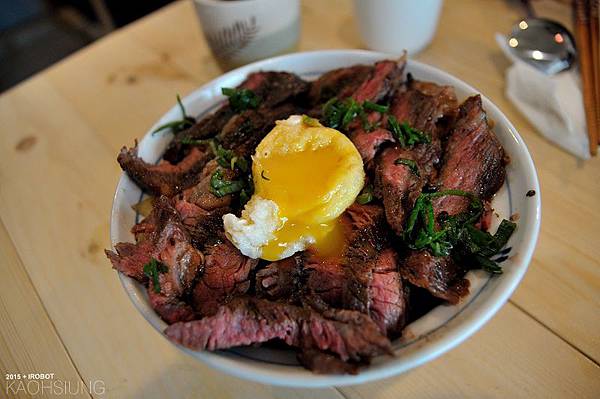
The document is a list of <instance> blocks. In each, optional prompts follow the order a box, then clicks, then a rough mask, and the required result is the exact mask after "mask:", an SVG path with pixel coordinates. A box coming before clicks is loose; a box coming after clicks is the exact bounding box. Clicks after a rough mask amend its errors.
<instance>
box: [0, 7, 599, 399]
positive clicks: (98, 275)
mask: <svg viewBox="0 0 600 399" xmlns="http://www.w3.org/2000/svg"><path fill="white" fill-rule="evenodd" d="M449 3H450V2H446V7H445V9H444V14H443V16H442V20H441V24H440V28H439V31H438V34H437V36H436V39H435V40H434V42H433V43H432V46H431V47H430V48H428V49H427V50H426V51H425V52H423V53H422V54H420V55H419V56H418V57H417V58H418V59H421V60H423V61H426V62H428V63H431V64H433V65H437V66H439V67H442V68H443V69H446V70H447V71H448V72H450V73H453V74H455V75H456V76H458V77H460V78H462V79H464V80H465V81H467V82H469V83H471V84H473V85H474V86H476V87H478V88H479V89H480V90H481V91H482V92H483V93H485V94H486V95H487V96H489V97H490V98H491V99H492V100H493V101H494V102H496V103H497V104H498V105H499V106H500V107H501V108H502V109H503V110H504V111H505V113H507V115H508V116H509V118H510V119H511V120H512V121H513V122H514V123H515V125H516V127H517V128H518V129H519V131H520V132H521V134H522V135H523V136H524V137H525V139H526V141H527V143H528V145H529V147H530V149H531V151H532V153H533V156H534V159H535V161H536V163H537V166H538V170H539V173H540V178H541V182H542V196H543V203H544V221H543V225H542V235H541V240H540V246H539V248H538V251H537V252H536V255H535V258H534V262H533V263H532V266H531V270H530V271H529V272H528V274H527V277H526V279H525V281H524V282H523V284H522V285H521V288H519V290H518V291H517V293H516V295H515V296H514V297H513V300H514V301H515V303H516V304H517V305H518V306H519V307H521V308H522V309H524V310H526V311H527V312H528V313H530V314H531V315H533V316H534V317H535V318H536V319H538V320H540V322H541V323H543V324H544V325H546V326H547V327H548V329H550V330H552V331H553V332H554V333H556V334H558V335H559V336H560V337H562V338H563V339H565V340H566V341H568V342H569V343H571V344H572V345H574V346H576V347H577V348H579V349H580V350H581V351H583V352H584V353H586V354H587V355H588V356H590V357H592V358H594V359H596V361H597V360H598V358H599V353H600V345H599V342H598V334H594V333H593V332H594V331H597V326H598V325H600V319H599V315H600V312H599V311H598V310H599V305H598V299H599V298H598V297H599V296H598V292H599V290H598V282H599V281H600V277H599V274H598V273H599V268H598V260H597V259H598V258H599V257H598V255H599V253H598V251H599V249H598V248H597V245H594V244H595V242H596V241H597V240H595V238H596V237H597V229H598V228H597V227H596V226H598V222H600V220H599V219H598V218H599V216H598V215H597V213H594V212H593V211H591V210H592V209H594V205H596V204H597V201H595V199H596V198H600V186H599V185H598V184H599V183H598V179H596V178H595V176H597V175H598V172H599V171H600V163H599V161H598V159H595V160H592V161H589V162H587V163H585V164H580V163H578V162H576V161H575V160H574V159H573V158H571V157H570V156H568V155H566V154H564V153H563V152H562V151H559V150H558V149H556V148H555V147H553V146H551V145H550V144H548V143H547V142H546V141H545V140H543V139H542V138H540V136H538V135H537V134H536V133H535V132H534V131H533V129H532V127H531V126H530V125H529V124H528V123H527V122H526V121H525V119H524V118H523V117H522V116H521V115H520V114H518V112H517V110H515V109H514V107H512V105H511V104H510V103H509V102H508V101H507V100H506V99H505V98H504V94H503V84H504V83H503V73H504V70H505V68H506V67H507V65H508V63H507V62H506V61H505V60H504V59H503V56H502V55H501V54H500V52H499V50H498V49H497V48H496V45H495V43H494V42H493V38H492V36H491V35H492V34H493V33H494V32H495V31H497V30H499V31H504V30H507V29H508V27H509V26H510V25H511V24H512V22H514V20H515V19H516V18H517V17H518V10H516V9H513V8H508V6H507V5H506V3H505V2H504V1H500V0H494V1H491V0H490V1H486V2H485V4H486V5H485V7H482V6H481V4H482V2H480V1H475V0H453V1H452V2H451V3H452V6H449ZM302 4H303V6H302V7H303V14H304V20H303V33H302V41H301V43H300V48H301V49H303V50H306V49H318V48H334V47H356V46H359V39H358V36H357V34H356V30H355V28H354V25H353V22H352V16H351V8H350V5H351V3H350V1H349V0H348V1H346V0H335V1H327V2H318V1H316V0H311V1H309V0H305V1H303V3H302ZM323 16H327V23H322V21H321V18H323ZM464 21H468V22H469V27H470V29H469V30H468V31H466V30H465V29H464ZM471 32H477V34H476V35H475V34H472V33H471ZM219 74H220V71H219V70H218V68H217V66H216V64H215V62H214V61H213V60H212V58H211V57H210V54H209V53H208V52H207V47H206V44H205V42H204V41H203V39H201V35H200V33H199V29H198V26H197V22H196V21H195V16H194V14H193V10H192V6H191V3H190V2H185V3H176V4H174V5H171V6H168V7H167V8H165V9H163V10H161V11H159V12H158V13H156V14H154V15H152V16H150V17H149V18H145V19H143V20H141V21H139V22H137V23H135V24H133V25H131V26H129V27H127V28H125V29H123V30H121V31H118V32H116V33H115V34H112V35H110V36H108V37H107V38H105V39H102V40H100V41H99V42H97V43H95V44H93V45H92V46H90V47H88V48H86V49H84V50H83V51H81V52H79V53H77V54H75V55H74V56H72V57H69V58H68V59H67V60H65V61H63V62H61V63H60V64H59V65H57V66H55V67H53V68H51V69H49V70H48V71H46V72H44V73H43V74H41V75H39V76H37V77H35V78H34V79H32V80H30V81H28V82H26V83H25V84H23V85H20V86H19V87H17V88H16V89H13V90H11V91H10V92H8V93H7V94H5V95H3V96H1V97H0V120H2V125H1V126H0V129H2V132H1V134H0V148H1V149H2V153H1V155H2V156H0V182H1V184H0V216H1V218H2V220H3V221H4V223H5V225H6V228H7V230H8V232H9V233H10V237H11V239H12V241H13V242H14V244H15V247H16V249H17V251H18V252H19V254H20V256H21V259H22V261H23V264H24V267H25V269H26V271H27V273H28V274H29V275H30V276H31V280H32V282H33V285H34V286H35V288H36V290H37V291H38V293H39V296H40V298H41V299H42V302H43V303H44V306H45V307H46V309H47V311H48V314H49V316H50V318H51V320H52V321H53V323H54V324H55V326H56V330H57V331H58V333H59V335H60V337H61V339H62V340H63V342H64V343H65V345H66V348H67V349H68V351H69V353H71V354H72V357H73V361H74V363H75V365H76V366H77V368H78V370H79V372H80V373H81V375H82V377H84V379H90V378H100V379H103V380H104V381H105V382H106V386H107V388H108V389H109V390H110V391H109V392H110V394H109V397H131V396H144V397H146V396H149V397H152V396H156V397H182V396H183V397H186V396H190V395H192V394H197V395H201V396H210V397H212V396H216V397H224V396H238V395H244V396H248V397H250V396H260V397H265V396H267V397H272V396H280V397H283V396H286V395H296V396H304V397H308V396H316V395H318V396H331V397H334V396H337V394H336V393H335V392H334V391H332V390H326V391H319V392H311V391H309V392H304V391H296V390H280V389H276V388H268V387H265V386H261V385H258V384H251V383H245V382H244V383H240V382H239V380H236V379H233V378H230V377H227V376H225V375H223V374H221V373H218V372H214V371H212V370H209V369H208V368H206V367H204V366H202V365H200V364H198V363H196V362H195V361H194V360H192V359H190V358H188V357H186V356H184V355H182V354H180V353H179V352H177V351H176V350H175V349H174V348H173V347H172V346H171V345H170V344H168V342H166V341H165V340H164V339H162V338H161V337H160V336H159V334H156V333H154V332H153V331H152V329H151V328H150V327H149V326H148V325H147V323H146V322H145V320H143V318H142V317H141V316H140V315H139V314H137V312H136V311H135V309H134V308H133V307H132V306H131V305H130V304H129V303H128V300H127V298H126V296H125V294H124V293H123V291H122V289H121V287H120V285H119V283H118V281H117V278H116V276H115V273H114V272H113V271H111V270H110V267H109V264H108V262H107V261H106V259H105V258H104V257H103V256H102V254H101V251H100V249H102V248H105V247H108V246H109V241H108V215H109V210H110V205H111V204H110V203H111V199H112V198H111V195H112V192H113V191H114V186H115V184H116V181H117V178H118V175H119V169H118V166H117V165H116V162H115V161H114V159H115V155H116V151H117V150H118V148H120V146H122V145H123V144H130V143H131V142H132V141H133V138H135V137H140V136H141V135H142V134H143V132H144V131H146V130H147V128H148V127H149V126H150V125H151V124H152V123H153V122H154V121H155V120H156V119H157V118H158V117H159V116H160V115H162V113H163V112H164V111H166V110H167V109H168V108H170V107H171V106H172V104H173V98H174V94H175V93H177V92H179V93H181V94H187V93H189V92H190V91H192V90H193V89H194V88H196V87H198V86H199V85H201V84H203V83H205V82H207V81H208V80H210V79H211V78H213V77H216V76H218V75H219ZM0 245H1V243H0ZM0 248H1V249H2V252H4V245H2V246H0ZM3 296H4V294H3V293H2V292H0V298H3ZM100 305H101V306H100ZM74 321H76V322H74ZM499 324H501V327H499V326H498V325H499ZM121 326H124V327H125V328H119V327H121ZM490 326H495V328H490ZM522 326H524V327H522ZM521 328H523V329H524V332H523V338H522V337H521V334H520V332H521ZM517 332H519V333H517ZM537 335H539V336H540V337H541V338H540V342H541V343H543V344H544V345H538V344H537V342H536V341H535V339H534V337H535V336H537ZM509 337H510V339H512V340H514V341H516V343H514V345H507V344H506V342H505V341H506V340H507V339H508V338H509ZM525 337H526V338H525ZM475 342H480V343H484V344H477V345H476V344H475ZM467 345H468V346H469V348H470V352H469V355H467V352H463V348H464V347H466V346H467ZM0 349H1V348H0ZM37 349H39V348H37ZM33 350H35V348H34V349H30V350H29V352H31V351H33ZM544 350H545V351H546V352H549V353H550V354H546V353H545V352H544ZM457 353H458V354H457ZM0 354H3V352H0ZM554 354H557V355H554ZM467 356H469V357H467ZM559 356H560V359H559ZM471 358H473V359H474V360H473V361H472V363H471V361H470V359H471ZM496 359H499V360H498V361H496ZM513 359H515V361H517V360H518V366H519V367H514V369H513V367H512V365H513V363H512V360H513ZM548 362H555V363H557V364H554V363H553V364H551V365H548ZM586 362H587V360H586V359H585V357H584V356H581V355H579V354H578V353H577V352H576V351H574V350H572V349H571V348H570V347H569V346H568V345H567V344H565V343H564V342H563V341H561V340H560V339H558V338H552V336H551V335H550V333H548V330H544V329H543V328H541V327H539V326H537V325H536V324H535V322H533V321H531V319H529V318H528V317H527V316H524V315H523V314H520V313H519V311H517V310H515V309H514V308H510V307H509V308H505V309H504V310H503V311H502V312H501V314H500V315H499V316H498V317H497V318H496V319H495V320H494V321H493V322H492V323H491V324H490V325H488V326H487V327H486V328H485V329H484V330H483V331H482V332H481V333H479V334H478V335H477V336H476V337H475V338H474V339H473V340H472V341H469V343H467V344H465V345H464V346H463V347H461V348H460V349H457V350H455V351H453V352H451V353H450V354H449V355H447V356H444V357H443V358H441V359H438V360H436V361H435V362H433V363H432V364H431V365H428V366H425V367H424V368H422V369H419V370H417V371H415V372H413V373H410V374H409V375H408V376H406V377H400V378H398V379H397V380H392V381H390V382H389V384H388V383H387V382H386V384H383V383H382V385H381V386H379V385H373V386H375V387H376V388H374V389H376V393H377V395H378V396H385V397H387V396H386V395H391V393H392V392H395V393H396V394H399V393H400V392H404V390H406V391H410V392H415V393H422V394H423V395H425V394H426V393H427V392H429V394H430V395H434V394H436V393H437V394H440V393H443V392H454V393H455V394H456V395H457V396H458V395H461V394H466V393H469V392H477V393H479V396H483V395H484V394H485V390H484V389H485V388H486V386H485V381H487V382H490V383H493V384H495V385H493V386H494V387H496V389H497V391H494V392H496V393H497V394H496V396H499V395H501V393H502V392H511V393H515V394H516V393H517V392H516V388H514V387H513V386H512V385H511V381H513V380H514V381H519V384H520V385H524V386H525V385H527V384H537V383H538V381H539V382H543V383H544V384H545V386H547V389H546V388H544V390H541V391H540V392H546V393H556V395H558V393H564V390H563V389H562V388H561V387H560V386H557V384H558V382H563V383H564V386H567V387H569V386H570V385H569V383H567V382H565V380H563V379H561V378H560V376H557V374H560V373H564V375H565V376H568V377H569V378H570V380H571V381H576V382H577V383H578V386H577V387H575V388H573V389H574V392H578V393H579V394H581V395H582V396H586V395H589V394H590V393H593V391H594V389H595V390H596V391H598V387H597V385H595V383H596V381H597V380H598V375H597V374H593V370H594V367H595V366H593V365H591V364H590V363H586ZM489 364H499V365H501V366H502V368H503V370H504V369H505V371H503V372H502V373H500V374H499V375H502V376H504V377H505V379H504V380H499V378H497V377H495V376H494V375H491V376H490V375H489V374H493V372H494V370H493V369H490V370H489V371H485V370H486V368H487V367H489ZM561 364H564V365H566V366H565V368H563V367H562V365H561ZM467 365H468V366H467ZM567 366H568V367H567ZM467 367H468V368H467ZM526 367H528V368H530V369H531V371H528V370H527V369H526ZM422 370H430V371H436V372H437V373H442V372H443V375H444V376H446V374H447V375H448V376H446V377H445V378H444V379H441V380H438V379H436V380H435V381H434V384H431V382H432V380H431V379H428V378H430V377H428V374H427V373H426V372H424V371H422ZM480 370H481V371H480ZM484 371H485V372H484ZM469 372H473V373H476V372H481V374H482V375H483V376H484V377H485V378H484V379H483V380H482V382H481V384H480V385H477V384H475V385H473V384H474V383H473V382H472V381H471V378H467V377H468V376H469ZM528 372H529V374H527V373H528ZM576 372H580V373H579V374H576ZM504 373H505V374H504ZM575 374H576V375H575ZM432 375H435V374H432ZM413 376H416V377H414V378H413ZM396 381H397V382H396ZM431 385H434V386H431ZM369 386H371V385H369ZM460 386H463V388H460V389H459V388H457V387H460ZM471 386H474V388H473V390H472V391H469V389H468V388H469V387H471ZM400 387H402V388H400ZM400 389H402V391H401V390H400ZM355 392H358V393H357V394H361V392H362V393H363V396H367V393H368V392H369V391H368V390H356V391H355ZM374 392H375V391H374ZM522 392H528V391H527V390H526V389H524V390H523V391H522ZM556 395H555V396H556ZM438 396H439V395H438ZM486 396H487V395H486ZM509 396H510V395H509ZM517 396H518V395H517ZM550 396H552V395H550Z"/></svg>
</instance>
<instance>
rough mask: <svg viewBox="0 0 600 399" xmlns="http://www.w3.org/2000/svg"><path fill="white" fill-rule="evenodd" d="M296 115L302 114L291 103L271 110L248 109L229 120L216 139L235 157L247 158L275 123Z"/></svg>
mask: <svg viewBox="0 0 600 399" xmlns="http://www.w3.org/2000/svg"><path fill="white" fill-rule="evenodd" d="M297 113H302V110H301V109H299V108H298V107H297V106H296V105H294V104H291V103H284V104H281V105H278V106H276V107H273V108H265V109H263V108H260V109H250V110H247V111H244V112H242V113H241V114H239V115H236V116H234V117H233V118H231V119H230V120H229V122H227V124H226V125H225V126H224V127H223V130H221V132H220V133H219V134H218V135H217V136H216V139H217V141H218V142H219V143H221V145H222V146H223V147H224V148H227V149H231V150H233V151H234V152H235V153H236V154H237V155H241V156H249V155H252V154H253V153H254V150H255V148H256V146H257V145H258V143H260V141H261V140H262V139H263V138H264V137H265V136H266V135H267V133H269V132H270V131H271V129H273V127H275V122H276V121H278V120H281V119H287V118H288V117H289V116H290V115H292V114H297Z"/></svg>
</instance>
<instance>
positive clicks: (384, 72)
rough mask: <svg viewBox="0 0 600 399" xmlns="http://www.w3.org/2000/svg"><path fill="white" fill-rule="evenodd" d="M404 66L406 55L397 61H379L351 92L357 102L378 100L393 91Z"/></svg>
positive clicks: (398, 83) (400, 77)
mask: <svg viewBox="0 0 600 399" xmlns="http://www.w3.org/2000/svg"><path fill="white" fill-rule="evenodd" d="M405 66H406V55H404V56H403V57H402V58H400V59H399V60H398V61H390V60H385V61H379V62H377V63H375V68H374V69H373V71H372V72H371V75H370V76H369V77H368V78H367V79H366V80H365V81H363V83H362V84H361V85H360V86H359V87H358V89H356V91H355V92H354V93H353V94H352V98H354V99H355V100H356V101H358V102H359V103H362V102H363V101H367V100H368V101H371V102H374V103H376V102H379V101H381V100H383V99H384V98H386V97H387V96H388V95H389V94H390V93H391V92H393V91H394V90H395V89H396V88H397V87H398V85H400V82H401V80H402V74H403V72H404V67H405Z"/></svg>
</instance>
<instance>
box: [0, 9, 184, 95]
mask: <svg viewBox="0 0 600 399" xmlns="http://www.w3.org/2000/svg"><path fill="white" fill-rule="evenodd" d="M171 1H173V0H134V1H130V0H125V1H123V0H0V92H3V91H5V90H7V89H9V88H10V87H12V86H14V85H16V84H17V83H19V82H20V81H22V80H24V79H26V78H27V77H29V76H31V75H33V74H35V73H36V72H39V71H41V70H42V69H44V68H46V67H48V66H50V65H52V64H54V63H55V62H57V61H59V60H61V59H62V58H64V57H66V56H67V55H69V54H71V53H73V52H74V51H76V50H78V49H80V48H82V47H84V46H86V45H87V44H89V43H91V42H93V41H94V40H96V39H98V38H99V37H101V36H103V35H105V34H107V33H109V32H111V31H112V30H114V29H117V28H119V27H121V26H123V25H126V24H128V23H130V22H132V21H134V20H136V19H138V18H141V17H143V16H144V15H146V14H149V13H151V12H152V11H154V10H157V9H158V8H160V7H162V6H164V5H166V4H168V3H170V2H171Z"/></svg>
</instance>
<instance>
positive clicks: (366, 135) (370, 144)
mask: <svg viewBox="0 0 600 399" xmlns="http://www.w3.org/2000/svg"><path fill="white" fill-rule="evenodd" d="M350 140H352V143H353V144H354V146H355V147H356V149H357V150H358V153H359V154H360V156H361V158H362V160H363V163H364V164H365V165H366V166H367V165H369V163H370V162H371V161H372V160H373V159H374V158H375V155H377V152H378V151H379V149H380V148H381V147H382V146H383V145H384V144H386V143H393V142H394V137H393V136H392V134H391V133H390V132H389V130H387V129H383V128H377V129H375V130H373V131H370V132H369V131H367V130H365V129H363V128H362V127H358V128H356V129H354V130H353V131H352V132H351V133H350Z"/></svg>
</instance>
